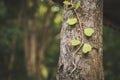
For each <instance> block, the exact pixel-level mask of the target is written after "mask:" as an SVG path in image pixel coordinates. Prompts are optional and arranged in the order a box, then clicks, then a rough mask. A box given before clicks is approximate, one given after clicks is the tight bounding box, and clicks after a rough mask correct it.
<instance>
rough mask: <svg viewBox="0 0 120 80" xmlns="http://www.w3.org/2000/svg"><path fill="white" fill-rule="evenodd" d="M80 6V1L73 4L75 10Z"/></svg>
mask: <svg viewBox="0 0 120 80" xmlns="http://www.w3.org/2000/svg"><path fill="white" fill-rule="evenodd" d="M79 7H80V1H78V2H77V4H76V5H75V9H76V10H77V9H78V8H79Z"/></svg>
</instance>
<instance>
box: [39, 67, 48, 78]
mask: <svg viewBox="0 0 120 80" xmlns="http://www.w3.org/2000/svg"><path fill="white" fill-rule="evenodd" d="M41 70H42V71H41V72H42V75H43V77H44V78H47V77H48V70H47V67H45V65H42V69H41Z"/></svg>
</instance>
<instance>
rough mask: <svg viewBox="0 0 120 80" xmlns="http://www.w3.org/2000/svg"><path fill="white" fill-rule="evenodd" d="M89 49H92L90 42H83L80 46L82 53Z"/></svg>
mask: <svg viewBox="0 0 120 80" xmlns="http://www.w3.org/2000/svg"><path fill="white" fill-rule="evenodd" d="M91 50H92V47H91V45H90V44H87V43H85V44H84V45H83V47H82V52H83V53H84V54H86V53H88V52H90V51H91Z"/></svg>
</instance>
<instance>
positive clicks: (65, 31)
mask: <svg viewBox="0 0 120 80" xmlns="http://www.w3.org/2000/svg"><path fill="white" fill-rule="evenodd" d="M72 1H73V2H72V3H73V5H75V4H76V3H77V2H78V0H72ZM79 1H81V7H80V9H78V10H77V11H76V12H77V13H78V16H79V22H80V24H81V26H79V24H76V25H74V26H72V27H71V26H69V25H67V24H66V21H67V19H68V18H71V17H76V14H75V12H74V11H73V10H67V9H68V7H67V6H64V11H63V24H62V30H61V44H60V57H59V64H58V70H57V80H104V77H103V66H102V56H103V54H102V53H103V52H102V51H103V50H102V47H103V45H102V26H103V11H102V4H103V3H102V0H79ZM81 27H82V28H83V29H82V30H81ZM88 27H90V28H93V29H94V30H95V33H94V34H93V35H92V37H90V38H87V37H86V36H84V33H83V30H84V29H85V28H88ZM81 35H83V37H82V36H81ZM73 39H77V40H80V41H81V40H82V41H83V44H84V43H89V44H90V45H91V46H92V47H93V48H92V51H90V52H89V53H88V54H83V53H82V51H81V49H80V50H79V51H78V52H77V53H76V54H75V58H74V62H75V65H76V69H75V70H74V71H73V72H72V70H73V68H74V67H75V66H74V65H73V56H72V55H73V53H74V52H75V51H76V49H78V47H79V46H77V47H72V46H71V45H70V40H73Z"/></svg>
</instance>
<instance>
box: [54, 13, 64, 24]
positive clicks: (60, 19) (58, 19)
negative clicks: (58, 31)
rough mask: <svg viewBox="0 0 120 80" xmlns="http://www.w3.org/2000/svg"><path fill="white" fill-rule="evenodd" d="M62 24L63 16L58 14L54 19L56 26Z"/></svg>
mask: <svg viewBox="0 0 120 80" xmlns="http://www.w3.org/2000/svg"><path fill="white" fill-rule="evenodd" d="M61 22H62V15H61V14H57V15H56V16H55V18H54V23H55V24H60V23H61Z"/></svg>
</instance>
